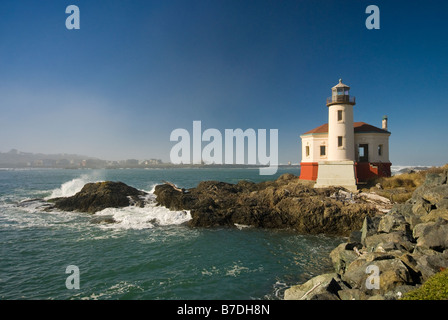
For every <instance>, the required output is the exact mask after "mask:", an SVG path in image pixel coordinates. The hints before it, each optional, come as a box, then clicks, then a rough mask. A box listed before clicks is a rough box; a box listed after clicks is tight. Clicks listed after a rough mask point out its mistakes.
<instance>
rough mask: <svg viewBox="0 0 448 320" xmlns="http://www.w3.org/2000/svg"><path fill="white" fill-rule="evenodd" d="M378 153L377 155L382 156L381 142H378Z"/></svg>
mask: <svg viewBox="0 0 448 320" xmlns="http://www.w3.org/2000/svg"><path fill="white" fill-rule="evenodd" d="M378 155H379V156H382V155H383V145H382V144H380V145H379V146H378Z"/></svg>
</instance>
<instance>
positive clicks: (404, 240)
mask: <svg viewBox="0 0 448 320" xmlns="http://www.w3.org/2000/svg"><path fill="white" fill-rule="evenodd" d="M411 240H413V239H412V238H411V237H410V236H409V235H408V234H407V233H406V232H403V231H394V232H390V233H378V234H374V235H372V236H370V237H367V238H366V239H365V246H366V247H367V251H369V252H372V251H375V250H376V249H377V247H379V246H382V247H383V249H384V247H390V246H391V244H393V246H394V248H395V249H397V250H401V251H412V250H413V248H414V246H415V244H414V243H413V242H411Z"/></svg>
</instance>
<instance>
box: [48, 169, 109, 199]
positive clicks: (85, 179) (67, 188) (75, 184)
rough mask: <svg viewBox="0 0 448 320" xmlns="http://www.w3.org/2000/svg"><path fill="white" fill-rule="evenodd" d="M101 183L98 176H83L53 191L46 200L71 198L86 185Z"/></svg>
mask: <svg viewBox="0 0 448 320" xmlns="http://www.w3.org/2000/svg"><path fill="white" fill-rule="evenodd" d="M99 181H101V180H100V178H99V175H98V174H90V175H87V174H83V175H82V176H81V177H79V178H75V179H72V180H70V181H67V182H65V183H63V184H62V185H61V186H60V187H59V188H56V189H54V190H53V191H52V193H51V195H50V196H48V197H46V198H45V199H51V198H58V197H71V196H73V195H75V194H76V193H78V192H79V191H81V189H82V187H84V185H85V184H86V183H90V182H99Z"/></svg>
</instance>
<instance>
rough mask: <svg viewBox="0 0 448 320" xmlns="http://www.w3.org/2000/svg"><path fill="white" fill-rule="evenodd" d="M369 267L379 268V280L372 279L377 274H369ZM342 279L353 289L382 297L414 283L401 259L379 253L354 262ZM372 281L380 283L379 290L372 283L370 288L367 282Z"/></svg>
mask: <svg viewBox="0 0 448 320" xmlns="http://www.w3.org/2000/svg"><path fill="white" fill-rule="evenodd" d="M369 266H375V267H377V268H378V271H379V274H378V275H377V276H378V277H377V278H372V277H373V276H375V274H373V273H372V271H370V273H369V269H368V267H369ZM370 268H372V267H370ZM341 278H342V280H343V281H345V282H346V283H348V284H349V285H350V286H351V288H353V289H359V290H361V291H363V292H364V293H365V294H366V295H369V296H372V295H376V294H381V295H382V294H385V293H387V292H389V291H390V290H393V289H394V288H395V287H396V286H399V285H409V284H413V283H414V280H413V277H412V276H411V273H410V272H409V270H408V268H407V267H406V265H405V264H404V263H403V262H402V261H401V260H400V259H398V258H396V257H394V256H393V255H386V254H385V255H379V254H378V253H370V254H366V256H365V257H362V258H358V259H357V260H355V261H354V262H352V263H351V264H350V265H349V266H348V268H347V271H346V272H345V274H343V275H342V277H341ZM371 280H374V281H378V282H377V284H378V285H379V287H378V289H376V288H375V287H376V286H375V285H374V283H372V282H370V283H371V285H370V286H369V285H368V284H367V281H371Z"/></svg>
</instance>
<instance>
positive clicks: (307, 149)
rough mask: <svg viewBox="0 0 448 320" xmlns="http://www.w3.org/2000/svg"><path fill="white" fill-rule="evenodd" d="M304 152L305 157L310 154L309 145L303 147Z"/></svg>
mask: <svg viewBox="0 0 448 320" xmlns="http://www.w3.org/2000/svg"><path fill="white" fill-rule="evenodd" d="M305 154H306V156H307V157H309V156H310V146H306V147H305Z"/></svg>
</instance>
